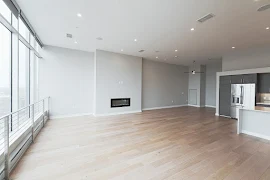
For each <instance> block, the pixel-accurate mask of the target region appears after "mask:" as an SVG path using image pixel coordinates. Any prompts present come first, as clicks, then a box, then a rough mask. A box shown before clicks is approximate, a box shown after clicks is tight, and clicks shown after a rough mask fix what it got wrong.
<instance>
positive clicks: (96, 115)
mask: <svg viewBox="0 0 270 180" xmlns="http://www.w3.org/2000/svg"><path fill="white" fill-rule="evenodd" d="M141 112H142V111H140V110H139V111H126V112H118V113H108V114H94V116H95V117H100V116H114V115H123V114H135V113H141Z"/></svg>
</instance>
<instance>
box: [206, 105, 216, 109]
mask: <svg viewBox="0 0 270 180" xmlns="http://www.w3.org/2000/svg"><path fill="white" fill-rule="evenodd" d="M205 107H208V108H216V106H211V105H205Z"/></svg>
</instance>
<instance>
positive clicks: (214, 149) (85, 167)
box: [11, 107, 270, 180]
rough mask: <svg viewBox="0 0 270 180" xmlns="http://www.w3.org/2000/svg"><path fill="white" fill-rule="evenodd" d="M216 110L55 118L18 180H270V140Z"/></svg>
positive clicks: (21, 167) (16, 172)
mask: <svg viewBox="0 0 270 180" xmlns="http://www.w3.org/2000/svg"><path fill="white" fill-rule="evenodd" d="M236 126H237V121H236V120H231V119H227V118H222V117H215V116H214V109H210V108H193V107H182V108H172V109H162V110H152V111H144V112H143V113H138V114H129V115H117V116H108V117H93V116H84V117H76V118H66V119H55V120H49V121H48V122H47V124H46V125H45V127H44V129H43V130H42V131H41V133H40V134H39V136H38V137H37V138H36V140H35V143H34V144H32V145H31V147H30V148H29V149H28V151H27V152H26V154H25V155H24V156H23V158H22V159H21V161H20V162H19V164H18V165H17V167H16V168H15V170H14V171H13V172H12V175H11V178H12V179H13V180H31V179H33V180H85V179H89V180H97V179H125V180H130V179H134V180H143V179H151V180H159V179H177V180H179V179H193V180H202V179H226V180H240V179H243V180H249V179H252V180H254V179H261V180H269V179H270V144H269V141H264V140H261V139H256V138H253V137H251V136H247V135H237V133H236Z"/></svg>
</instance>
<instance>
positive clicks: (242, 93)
mask: <svg viewBox="0 0 270 180" xmlns="http://www.w3.org/2000/svg"><path fill="white" fill-rule="evenodd" d="M244 93H245V92H244V86H241V105H243V104H244Z"/></svg>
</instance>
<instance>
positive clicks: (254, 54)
mask: <svg viewBox="0 0 270 180" xmlns="http://www.w3.org/2000/svg"><path fill="white" fill-rule="evenodd" d="M264 67H270V46H265V47H257V48H249V49H245V50H237V49H235V50H233V51H232V52H231V53H228V54H226V55H224V56H223V58H222V71H232V70H243V69H255V68H264Z"/></svg>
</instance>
